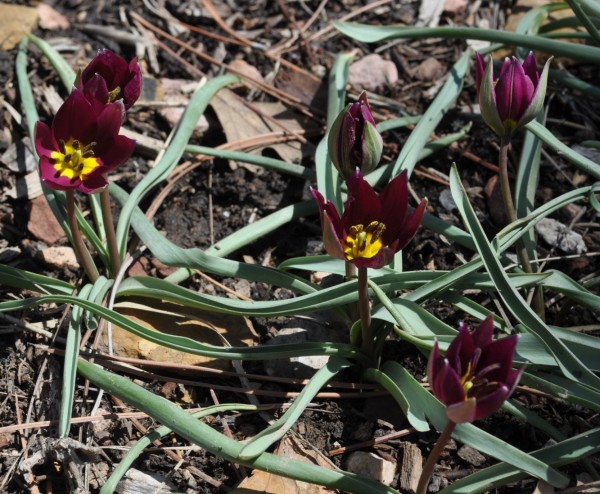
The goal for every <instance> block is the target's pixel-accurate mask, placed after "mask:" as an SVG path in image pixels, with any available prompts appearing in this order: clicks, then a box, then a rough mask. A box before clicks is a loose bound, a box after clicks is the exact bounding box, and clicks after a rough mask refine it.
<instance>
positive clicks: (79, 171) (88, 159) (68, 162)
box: [51, 138, 100, 180]
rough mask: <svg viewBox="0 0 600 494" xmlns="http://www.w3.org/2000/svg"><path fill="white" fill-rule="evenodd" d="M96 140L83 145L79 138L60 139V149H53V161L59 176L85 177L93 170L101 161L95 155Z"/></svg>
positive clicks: (71, 178) (69, 177)
mask: <svg viewBox="0 0 600 494" xmlns="http://www.w3.org/2000/svg"><path fill="white" fill-rule="evenodd" d="M95 145H96V143H95V142H92V143H90V144H87V145H85V146H83V145H82V144H81V142H79V141H78V140H77V139H73V138H71V139H69V140H68V141H67V142H65V141H64V140H62V139H60V140H59V141H58V147H59V149H60V151H53V152H52V155H51V162H52V164H53V165H54V168H55V169H56V171H57V173H58V175H59V176H62V177H67V178H68V179H70V180H73V179H83V178H85V177H86V176H88V175H89V174H90V173H91V172H93V171H94V170H95V169H96V168H97V167H98V166H100V163H98V160H97V159H96V158H95V157H94V146H95Z"/></svg>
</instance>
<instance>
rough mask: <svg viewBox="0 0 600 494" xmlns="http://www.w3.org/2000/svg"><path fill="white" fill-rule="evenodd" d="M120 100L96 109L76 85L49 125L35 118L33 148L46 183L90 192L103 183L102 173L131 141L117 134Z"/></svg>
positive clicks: (121, 157)
mask: <svg viewBox="0 0 600 494" xmlns="http://www.w3.org/2000/svg"><path fill="white" fill-rule="evenodd" d="M122 115H123V103H122V102H121V101H117V102H115V103H111V104H108V105H105V106H104V107H103V108H102V111H101V112H99V113H96V112H95V111H94V108H93V105H92V104H91V103H90V102H89V101H88V100H87V99H86V98H85V96H84V95H83V93H82V92H81V91H79V90H78V89H77V88H73V91H72V92H71V94H70V95H69V97H68V98H67V99H66V100H65V102H64V103H63V105H62V106H61V107H60V109H59V110H58V112H57V113H56V116H55V117H54V120H53V122H52V126H51V127H49V126H48V125H46V124H45V123H43V122H37V124H36V126H35V149H36V151H37V153H38V155H39V157H40V175H41V178H42V181H43V182H44V184H45V185H47V186H48V187H50V188H52V189H55V190H74V189H79V190H80V191H81V192H85V193H86V194H90V193H93V192H96V191H98V190H100V189H102V188H104V187H106V185H107V181H106V178H105V174H106V173H107V172H109V171H110V170H112V169H113V168H116V167H117V166H119V165H121V164H122V163H124V162H125V161H126V160H127V159H128V158H129V156H130V155H131V153H132V152H133V149H134V147H135V141H134V140H133V139H129V138H128V137H125V136H121V135H119V129H120V127H121V119H122Z"/></svg>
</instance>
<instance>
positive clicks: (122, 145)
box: [98, 136, 135, 173]
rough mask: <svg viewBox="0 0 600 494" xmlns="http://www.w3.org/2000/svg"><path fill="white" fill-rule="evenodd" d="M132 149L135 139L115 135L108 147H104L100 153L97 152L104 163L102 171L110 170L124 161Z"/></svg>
mask: <svg viewBox="0 0 600 494" xmlns="http://www.w3.org/2000/svg"><path fill="white" fill-rule="evenodd" d="M134 149H135V140H133V139H129V137H125V136H117V137H116V138H115V139H114V141H113V143H112V146H111V147H110V148H109V149H105V150H104V151H103V152H102V154H100V153H98V155H99V157H100V158H101V159H102V163H103V164H104V168H103V170H102V172H103V173H104V172H107V171H110V170H112V169H113V168H116V167H117V166H119V165H122V164H123V163H125V161H127V160H128V159H129V157H130V156H131V153H133V150H134Z"/></svg>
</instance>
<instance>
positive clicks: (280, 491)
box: [229, 437, 337, 494]
mask: <svg viewBox="0 0 600 494" xmlns="http://www.w3.org/2000/svg"><path fill="white" fill-rule="evenodd" d="M275 454H277V456H281V457H283V458H291V459H294V460H298V461H304V462H306V463H312V464H315V465H319V466H321V467H323V468H329V469H333V468H334V467H333V465H332V464H331V463H330V462H329V460H327V458H325V457H324V456H323V455H320V454H318V453H317V452H315V451H313V450H309V449H305V448H303V447H302V445H301V444H300V443H299V442H298V441H296V440H294V439H292V438H290V437H285V438H284V439H282V440H281V442H280V444H279V446H278V447H277V450H276V452H275ZM259 492H261V493H262V492H264V493H267V494H332V493H334V492H337V491H335V490H331V489H328V488H326V487H323V486H320V485H315V484H309V483H306V482H300V481H298V480H293V479H288V478H287V477H281V476H279V475H275V474H272V473H269V472H264V471H262V470H253V471H252V473H251V475H250V476H249V477H246V478H245V479H244V480H242V481H241V482H240V484H239V485H238V487H236V488H235V489H232V490H231V491H229V494H258V493H259Z"/></svg>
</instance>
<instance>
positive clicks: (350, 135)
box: [327, 92, 383, 178]
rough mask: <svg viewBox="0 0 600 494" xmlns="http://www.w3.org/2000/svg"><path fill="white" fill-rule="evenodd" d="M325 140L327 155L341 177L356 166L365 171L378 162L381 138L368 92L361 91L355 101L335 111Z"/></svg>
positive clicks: (381, 145)
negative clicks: (372, 112)
mask: <svg viewBox="0 0 600 494" xmlns="http://www.w3.org/2000/svg"><path fill="white" fill-rule="evenodd" d="M327 144H328V147H329V157H330V158H331V161H332V162H333V164H334V166H335V167H336V168H337V170H338V171H339V172H340V174H341V175H342V177H344V178H346V177H349V176H351V175H352V174H353V173H354V170H356V169H357V168H359V169H360V170H361V172H362V173H363V175H366V174H367V173H369V172H370V171H372V170H374V169H375V167H376V166H377V165H378V164H379V160H380V159H381V153H382V151H383V139H382V138H381V135H380V134H379V132H378V130H377V128H376V126H375V120H374V119H373V115H371V108H370V107H369V101H368V99H367V93H365V92H362V93H361V94H360V96H359V97H358V101H357V102H356V103H352V104H350V105H348V106H347V107H346V109H345V110H344V111H342V112H341V113H340V114H339V115H338V117H337V118H336V120H335V122H333V125H332V126H331V129H330V130H329V136H328V138H327Z"/></svg>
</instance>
